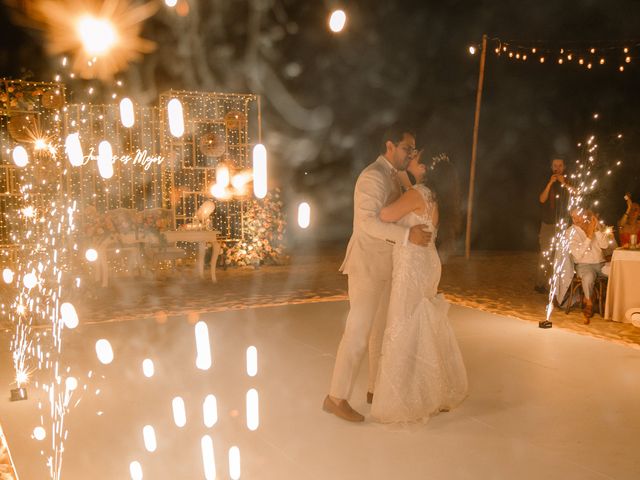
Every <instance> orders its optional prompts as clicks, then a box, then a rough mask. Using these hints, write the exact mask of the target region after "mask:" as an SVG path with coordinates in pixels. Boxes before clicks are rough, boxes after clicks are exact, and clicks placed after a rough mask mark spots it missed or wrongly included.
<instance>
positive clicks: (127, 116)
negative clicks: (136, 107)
mask: <svg viewBox="0 0 640 480" xmlns="http://www.w3.org/2000/svg"><path fill="white" fill-rule="evenodd" d="M120 121H121V122H122V126H123V127H125V128H131V127H133V124H134V122H135V117H134V113H133V102H132V101H131V99H130V98H123V99H122V100H120Z"/></svg>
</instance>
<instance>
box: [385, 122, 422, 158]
mask: <svg viewBox="0 0 640 480" xmlns="http://www.w3.org/2000/svg"><path fill="white" fill-rule="evenodd" d="M405 133H407V134H409V135H411V136H412V137H413V138H416V132H415V130H414V129H412V128H410V127H409V126H408V125H404V124H401V123H394V124H392V125H390V126H389V128H387V129H386V130H385V131H384V134H383V135H382V142H381V144H380V153H385V152H386V151H387V142H389V141H390V142H392V143H394V144H398V143H399V142H401V141H402V138H403V137H404V134H405Z"/></svg>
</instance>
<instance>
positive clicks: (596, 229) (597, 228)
mask: <svg viewBox="0 0 640 480" xmlns="http://www.w3.org/2000/svg"><path fill="white" fill-rule="evenodd" d="M571 220H572V222H573V225H571V227H570V228H569V230H568V235H569V252H570V253H571V258H572V260H573V262H574V263H575V267H576V273H577V274H578V276H579V277H580V279H581V280H582V291H583V292H584V308H583V310H582V312H583V313H584V317H585V321H584V323H589V321H590V319H591V317H592V316H593V300H592V293H593V285H594V283H595V280H596V277H597V276H598V275H600V276H604V274H603V273H602V267H603V266H604V264H605V260H604V255H603V253H602V250H604V249H607V248H608V247H609V245H610V242H611V241H612V239H611V234H610V233H607V232H605V231H602V228H601V225H600V222H598V217H597V216H596V215H594V214H593V212H592V211H590V210H583V209H581V208H574V209H572V210H571Z"/></svg>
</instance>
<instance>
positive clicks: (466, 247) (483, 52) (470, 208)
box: [464, 35, 487, 260]
mask: <svg viewBox="0 0 640 480" xmlns="http://www.w3.org/2000/svg"><path fill="white" fill-rule="evenodd" d="M486 58H487V35H482V49H481V51H480V74H479V75H478V91H477V92H476V114H475V119H474V122H473V144H472V146H471V167H470V169H469V198H468V199H467V234H466V238H465V242H464V256H465V258H466V259H467V260H469V256H470V255H471V218H472V216H473V194H474V184H475V179H476V156H477V154H478V127H479V126H480V105H481V103H482V86H483V84H484V63H485V60H486Z"/></svg>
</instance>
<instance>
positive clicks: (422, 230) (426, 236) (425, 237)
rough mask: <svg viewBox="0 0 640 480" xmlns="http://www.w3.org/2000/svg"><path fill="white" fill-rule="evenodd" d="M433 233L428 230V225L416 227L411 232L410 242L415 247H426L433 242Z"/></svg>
mask: <svg viewBox="0 0 640 480" xmlns="http://www.w3.org/2000/svg"><path fill="white" fill-rule="evenodd" d="M432 235H433V233H432V232H430V231H429V230H427V226H426V225H414V226H413V227H411V229H410V230H409V241H410V242H411V243H413V244H415V245H420V246H422V247H426V246H427V245H429V243H430V242H431V236H432Z"/></svg>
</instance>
